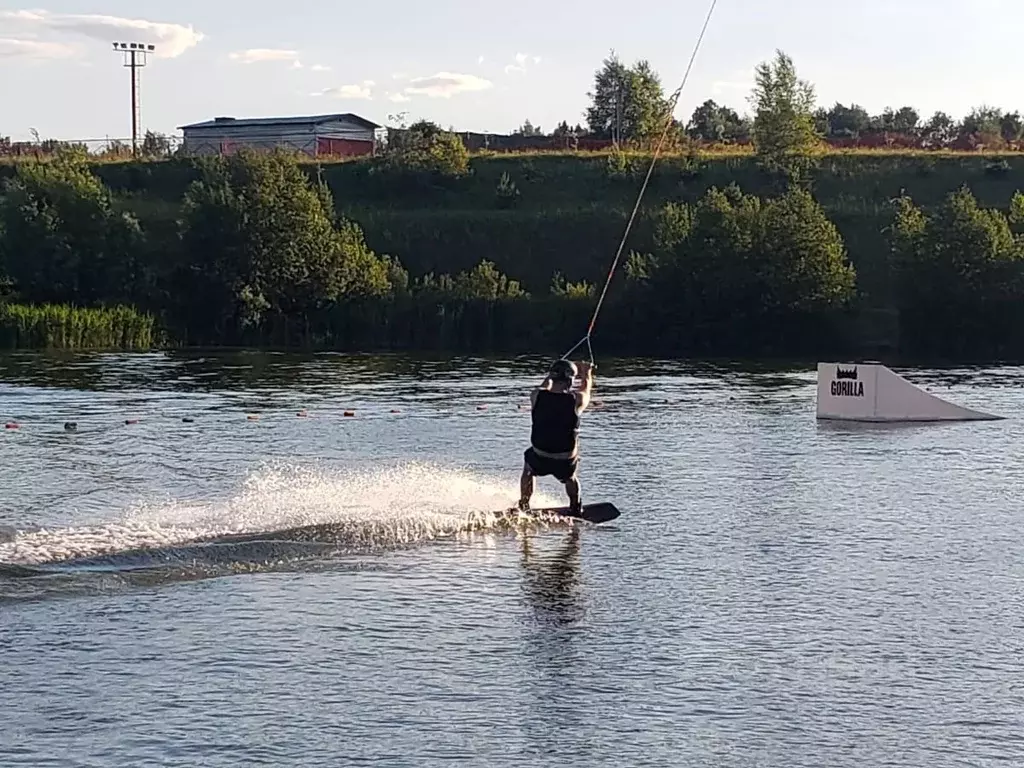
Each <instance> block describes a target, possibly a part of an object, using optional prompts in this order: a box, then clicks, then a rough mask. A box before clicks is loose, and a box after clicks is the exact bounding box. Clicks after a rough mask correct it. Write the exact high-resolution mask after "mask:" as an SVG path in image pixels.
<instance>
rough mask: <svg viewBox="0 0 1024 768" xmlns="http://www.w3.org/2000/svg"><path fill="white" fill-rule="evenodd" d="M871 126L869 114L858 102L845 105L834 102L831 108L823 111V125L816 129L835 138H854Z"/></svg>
mask: <svg viewBox="0 0 1024 768" xmlns="http://www.w3.org/2000/svg"><path fill="white" fill-rule="evenodd" d="M870 126H871V115H869V114H868V111H867V110H866V109H864V107H862V106H860V105H859V104H851V105H850V106H846V105H845V104H840V103H839V102H836V103H835V104H834V105H833V106H832V108H831V109H829V110H828V111H825V112H824V125H819V126H818V130H819V131H820V132H821V133H824V134H826V135H828V136H835V137H836V138H851V139H855V138H857V137H858V136H860V135H861V134H863V133H865V132H866V131H867V130H868V128H869V127H870Z"/></svg>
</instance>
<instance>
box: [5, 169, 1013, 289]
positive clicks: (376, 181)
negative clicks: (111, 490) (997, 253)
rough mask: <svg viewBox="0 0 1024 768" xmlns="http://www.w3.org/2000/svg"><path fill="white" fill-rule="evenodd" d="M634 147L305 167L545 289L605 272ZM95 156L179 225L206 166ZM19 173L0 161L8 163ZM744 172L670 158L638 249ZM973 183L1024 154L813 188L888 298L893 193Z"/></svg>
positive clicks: (340, 199) (821, 182)
mask: <svg viewBox="0 0 1024 768" xmlns="http://www.w3.org/2000/svg"><path fill="white" fill-rule="evenodd" d="M625 160H626V163H625V166H626V167H625V168H623V167H622V162H621V159H620V161H619V162H616V161H615V159H614V157H613V156H612V155H610V154H608V153H532V154H531V153H519V154H512V153H508V154H493V155H486V154H478V155H474V156H473V157H472V158H471V161H470V168H471V171H470V173H469V174H468V175H467V176H466V177H464V178H461V179H445V180H441V179H434V178H430V177H421V176H415V175H410V176H406V177H402V178H392V177H389V176H386V175H382V174H378V173H374V172H373V170H372V167H371V165H370V163H368V162H367V161H365V160H349V161H337V162H329V163H316V162H305V163H303V167H304V168H305V169H306V170H307V172H308V173H309V174H310V175H311V176H314V177H320V178H322V179H323V180H324V181H326V183H327V184H328V186H329V187H330V189H331V192H332V194H333V195H334V200H335V203H336V207H337V208H338V210H339V212H340V213H343V214H345V215H346V216H349V217H351V218H352V219H353V220H354V221H356V222H357V223H358V224H359V225H360V226H361V227H362V228H363V230H364V232H365V235H366V240H367V244H368V245H369V246H370V247H371V248H372V249H373V250H374V251H376V252H377V253H389V254H395V255H397V256H398V257H400V258H401V260H402V263H403V264H404V265H405V266H406V268H407V269H409V271H410V273H411V274H412V275H413V276H417V275H422V274H425V273H427V272H456V271H459V270H462V269H467V268H469V267H470V266H472V265H473V264H475V263H477V262H479V260H480V259H481V258H486V259H490V260H492V261H493V262H494V263H495V264H496V265H497V267H498V268H499V269H500V270H502V271H503V272H505V273H506V274H508V275H509V276H510V277H511V278H513V279H516V280H519V281H520V282H521V283H522V284H523V286H524V287H525V288H526V289H527V290H530V291H534V292H538V291H545V290H547V288H548V286H549V285H550V283H551V279H552V276H553V273H554V272H556V271H557V272H560V273H561V274H562V275H563V276H565V277H566V278H567V279H569V280H572V281H576V280H589V281H591V282H595V281H600V280H601V279H602V278H603V275H604V274H605V271H606V270H607V268H608V265H609V263H610V261H611V258H612V257H613V255H614V253H615V249H616V248H617V246H618V243H619V240H620V238H621V237H622V233H623V231H624V228H625V225H626V220H627V218H628V215H629V212H630V210H631V208H632V206H633V203H634V201H635V199H636V195H637V193H638V191H639V189H640V185H641V183H642V180H643V176H644V174H645V173H646V170H647V165H648V163H649V162H650V155H644V154H633V155H626V156H625ZM94 169H95V171H96V173H97V175H98V176H99V177H100V178H101V179H102V180H103V181H104V183H105V184H107V185H108V186H109V187H110V188H111V189H112V190H113V192H114V194H115V196H116V199H117V200H118V204H119V205H121V206H123V207H124V208H126V209H127V210H130V211H132V212H133V213H135V214H136V215H138V216H139V218H140V220H141V222H142V224H143V226H144V227H145V228H146V229H148V230H151V231H154V232H161V231H163V232H168V233H169V232H171V231H172V229H173V227H174V222H175V220H176V218H177V217H178V215H179V211H180V201H181V199H182V196H183V195H184V193H185V190H186V189H187V187H188V185H189V183H191V182H192V181H193V180H194V179H195V178H196V177H197V173H196V171H195V170H194V169H193V168H192V167H191V166H190V165H189V164H188V163H185V162H179V161H160V162H144V161H140V162H120V163H97V164H95V166H94ZM10 172H11V167H10V166H7V167H3V166H0V176H2V175H5V174H8V173H10ZM733 182H735V183H737V184H738V185H739V186H740V187H741V188H742V189H743V190H744V191H745V192H748V193H751V194H758V195H765V194H769V193H771V192H772V190H773V183H774V182H773V180H772V179H771V178H770V177H768V176H767V175H766V174H764V173H763V172H762V171H761V170H760V169H759V168H758V167H757V164H756V162H755V159H754V158H753V156H752V155H751V154H750V153H749V152H746V151H736V150H733V151H729V152H713V151H712V152H707V153H702V154H699V155H678V154H677V155H668V156H663V157H661V158H659V161H658V163H657V165H656V166H655V171H654V174H653V175H652V178H651V181H650V184H649V186H648V189H647V191H646V193H645V196H644V199H643V203H642V207H641V211H640V215H639V217H638V220H637V222H636V224H635V225H634V229H633V231H632V233H631V235H630V238H629V240H628V241H627V244H626V247H627V250H629V249H635V250H638V251H646V250H650V248H651V246H652V227H651V214H652V212H653V211H655V210H656V209H658V208H660V207H661V206H662V205H663V204H664V203H665V202H667V201H670V200H671V201H680V200H682V201H688V202H693V201H695V200H697V199H698V198H699V197H700V196H701V195H702V194H703V193H704V192H705V191H706V190H707V189H708V188H709V187H711V186H718V187H724V186H726V185H728V184H730V183H733ZM964 184H967V185H968V186H969V187H970V188H971V190H972V192H973V193H974V195H975V196H976V197H977V198H978V201H979V203H981V204H982V205H984V206H991V207H997V208H1004V207H1005V206H1006V204H1007V201H1008V200H1009V199H1010V197H1011V196H1012V195H1013V193H1014V192H1015V191H1016V190H1019V189H1024V155H1021V154H1020V153H1016V154H1013V153H1005V154H998V153H996V154H985V155H981V154H976V153H955V152H919V151H904V152H892V153H885V152H879V151H853V150H851V151H839V152H836V153H833V154H827V155H824V156H822V157H821V158H820V159H819V163H818V167H817V169H816V170H815V172H814V174H813V193H814V196H815V198H816V199H817V200H818V201H819V202H820V203H821V205H822V206H823V207H824V209H825V210H826V212H827V213H828V214H829V216H830V218H831V219H832V220H833V221H835V222H836V224H837V226H838V227H839V230H840V232H841V234H842V236H843V238H844V240H845V241H846V243H847V246H848V248H849V251H850V257H851V260H852V261H853V263H854V266H855V267H856V269H857V273H858V275H859V283H860V288H861V290H862V291H863V292H864V293H865V294H866V299H867V300H868V303H869V304H870V305H872V306H877V307H887V306H889V304H890V294H891V290H890V289H891V286H890V283H891V281H890V277H889V261H888V256H887V252H886V250H887V249H886V245H885V241H884V238H883V229H884V227H885V226H886V225H887V223H888V221H889V219H890V216H891V210H890V208H889V201H890V200H892V199H893V198H895V197H896V196H898V195H899V194H900V193H901V192H905V193H906V194H908V195H910V196H911V197H912V198H913V199H914V200H915V201H916V202H917V203H918V204H920V205H922V206H925V207H930V206H934V205H937V204H939V203H940V202H941V201H942V199H943V198H944V197H945V196H946V195H947V194H948V193H950V192H952V191H954V190H955V189H957V188H959V187H960V186H962V185H964ZM510 185H514V187H512V186H510ZM502 189H504V190H505V194H504V195H503V194H501V193H500V192H499V190H502ZM510 189H514V192H509V190H510Z"/></svg>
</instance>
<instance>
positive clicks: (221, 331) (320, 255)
mask: <svg viewBox="0 0 1024 768" xmlns="http://www.w3.org/2000/svg"><path fill="white" fill-rule="evenodd" d="M180 236H181V241H182V246H183V249H182V250H183V253H184V254H188V255H189V258H188V261H187V263H188V266H187V268H186V269H185V270H184V273H183V275H182V276H181V281H182V284H183V285H182V287H183V288H184V289H185V290H186V292H187V293H186V295H188V296H189V297H190V300H189V301H188V304H187V307H186V313H187V318H186V321H187V322H188V324H189V325H190V326H191V327H201V328H207V329H211V330H213V331H214V332H215V334H216V335H218V336H222V335H230V334H231V333H232V332H234V331H235V330H237V329H240V328H245V327H251V326H259V325H260V324H261V323H262V322H263V320H264V319H265V318H266V316H267V315H268V314H269V315H279V316H284V317H302V316H304V315H307V314H308V313H310V312H314V311H316V310H318V309H321V308H323V307H325V306H327V305H329V304H330V303H332V302H334V301H337V300H339V299H343V298H348V297H354V296H378V297H380V296H384V295H387V294H389V293H390V292H391V284H390V281H389V277H390V274H391V273H392V272H393V266H392V265H391V264H390V263H389V262H388V261H386V260H382V259H380V258H378V257H376V256H375V255H374V254H373V253H372V252H371V251H370V250H369V249H368V248H367V247H366V244H365V242H364V241H363V235H362V232H361V230H360V229H359V227H358V226H356V225H355V224H353V223H351V222H347V221H345V220H341V219H337V218H336V215H335V213H334V209H333V205H332V203H331V198H330V193H329V191H327V189H326V187H324V186H323V185H319V186H314V185H313V184H312V183H311V182H310V180H309V177H308V176H306V175H305V174H304V173H303V172H302V170H301V169H300V168H299V166H298V164H297V163H296V162H295V160H294V159H293V158H291V157H290V156H287V155H285V154H283V153H279V152H274V153H266V154H264V153H255V152H249V151H243V152H240V153H238V154H236V155H232V156H229V157H215V158H210V159H206V160H205V161H204V162H203V163H202V164H201V178H200V179H199V180H198V181H195V182H193V183H192V184H191V185H190V187H189V189H188V191H187V193H186V195H185V201H184V205H183V209H182V218H181V221H180Z"/></svg>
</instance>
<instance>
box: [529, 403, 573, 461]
mask: <svg viewBox="0 0 1024 768" xmlns="http://www.w3.org/2000/svg"><path fill="white" fill-rule="evenodd" d="M579 431H580V417H579V414H577V413H576V395H575V394H573V393H572V392H551V391H550V390H546V389H542V390H539V391H538V392H537V400H536V402H535V404H534V406H533V429H532V431H531V432H530V442H531V443H532V444H533V447H534V448H536V449H537V450H539V451H544V452H545V453H574V452H575V451H576V442H577V439H578V437H579Z"/></svg>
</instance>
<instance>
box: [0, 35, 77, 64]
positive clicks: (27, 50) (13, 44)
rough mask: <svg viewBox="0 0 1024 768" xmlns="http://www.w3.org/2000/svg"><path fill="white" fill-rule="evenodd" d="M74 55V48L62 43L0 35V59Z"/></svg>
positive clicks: (64, 57)
mask: <svg viewBox="0 0 1024 768" xmlns="http://www.w3.org/2000/svg"><path fill="white" fill-rule="evenodd" d="M74 55H75V49H74V48H73V47H72V46H70V45H65V44H64V43H46V42H43V41H41V40H18V39H17V38H12V37H0V59H14V58H24V59H66V58H69V57H71V56H74Z"/></svg>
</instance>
